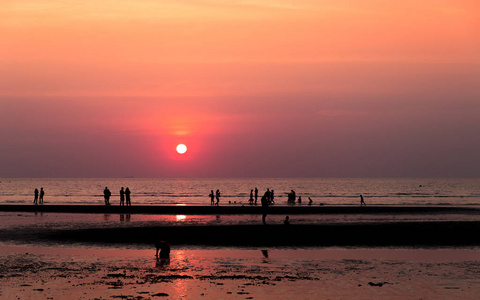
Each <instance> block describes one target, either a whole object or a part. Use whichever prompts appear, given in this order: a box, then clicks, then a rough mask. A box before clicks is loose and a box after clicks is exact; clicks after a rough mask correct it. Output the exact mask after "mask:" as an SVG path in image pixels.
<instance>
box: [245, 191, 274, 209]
mask: <svg viewBox="0 0 480 300" xmlns="http://www.w3.org/2000/svg"><path fill="white" fill-rule="evenodd" d="M253 191H254V190H250V198H249V199H248V203H250V204H255V205H257V199H258V189H257V188H255V198H254V194H253ZM274 199H275V191H274V190H271V191H270V189H267V191H266V192H265V194H264V195H263V196H262V199H261V201H267V203H268V205H270V204H274V203H275V200H274ZM262 203H263V202H262ZM262 205H263V204H262Z"/></svg>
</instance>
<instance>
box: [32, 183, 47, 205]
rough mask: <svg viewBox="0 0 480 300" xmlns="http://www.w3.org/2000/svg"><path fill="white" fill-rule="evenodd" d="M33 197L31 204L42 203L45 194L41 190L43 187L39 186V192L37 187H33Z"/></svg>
mask: <svg viewBox="0 0 480 300" xmlns="http://www.w3.org/2000/svg"><path fill="white" fill-rule="evenodd" d="M34 194H35V198H33V204H35V205H37V204H43V196H45V191H44V190H43V187H42V188H40V192H39V191H38V189H35V192H34Z"/></svg>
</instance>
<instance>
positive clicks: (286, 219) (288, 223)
mask: <svg viewBox="0 0 480 300" xmlns="http://www.w3.org/2000/svg"><path fill="white" fill-rule="evenodd" d="M289 220H290V217H289V216H286V217H285V221H283V224H285V225H290V221H289Z"/></svg>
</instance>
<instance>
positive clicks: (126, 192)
mask: <svg viewBox="0 0 480 300" xmlns="http://www.w3.org/2000/svg"><path fill="white" fill-rule="evenodd" d="M125 202H126V204H127V206H132V203H130V189H129V188H128V187H127V188H126V189H125Z"/></svg>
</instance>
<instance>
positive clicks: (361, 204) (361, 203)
mask: <svg viewBox="0 0 480 300" xmlns="http://www.w3.org/2000/svg"><path fill="white" fill-rule="evenodd" d="M360 206H367V204H366V203H365V201H363V196H362V195H360Z"/></svg>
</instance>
